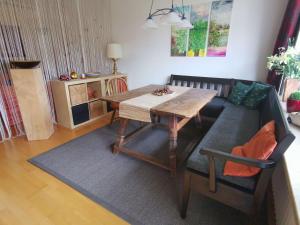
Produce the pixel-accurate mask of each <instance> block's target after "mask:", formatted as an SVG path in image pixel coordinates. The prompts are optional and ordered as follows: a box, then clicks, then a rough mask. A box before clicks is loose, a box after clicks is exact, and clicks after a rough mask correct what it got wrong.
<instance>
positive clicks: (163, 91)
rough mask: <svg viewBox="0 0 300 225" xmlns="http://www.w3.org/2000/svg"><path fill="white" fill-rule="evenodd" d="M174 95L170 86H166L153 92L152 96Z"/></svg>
mask: <svg viewBox="0 0 300 225" xmlns="http://www.w3.org/2000/svg"><path fill="white" fill-rule="evenodd" d="M173 93H174V91H172V90H171V89H170V88H169V87H168V86H165V87H163V88H160V89H156V90H154V91H153V92H152V94H153V95H156V96H163V95H169V94H173Z"/></svg>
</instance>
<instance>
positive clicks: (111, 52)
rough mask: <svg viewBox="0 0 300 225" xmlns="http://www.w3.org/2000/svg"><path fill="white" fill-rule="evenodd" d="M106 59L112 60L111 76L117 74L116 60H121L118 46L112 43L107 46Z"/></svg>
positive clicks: (120, 49)
mask: <svg viewBox="0 0 300 225" xmlns="http://www.w3.org/2000/svg"><path fill="white" fill-rule="evenodd" d="M107 57H108V58H110V59H112V60H113V62H114V64H113V74H118V68H117V60H118V59H120V58H122V47H121V45H120V44H117V43H112V44H108V46H107Z"/></svg>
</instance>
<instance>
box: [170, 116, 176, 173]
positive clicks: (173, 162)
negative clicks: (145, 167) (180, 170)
mask: <svg viewBox="0 0 300 225" xmlns="http://www.w3.org/2000/svg"><path fill="white" fill-rule="evenodd" d="M169 129H170V131H169V140H170V143H169V163H170V171H171V176H172V177H175V176H176V148H177V133H178V132H177V117H176V116H175V115H173V116H171V117H170V119H169Z"/></svg>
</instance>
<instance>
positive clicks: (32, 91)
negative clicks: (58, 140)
mask: <svg viewBox="0 0 300 225" xmlns="http://www.w3.org/2000/svg"><path fill="white" fill-rule="evenodd" d="M10 72H11V76H12V81H13V84H14V88H15V92H16V96H17V100H18V104H19V107H20V111H21V116H22V120H23V124H24V128H25V132H26V136H27V139H28V140H42V139H47V138H49V137H50V136H51V135H52V134H53V132H54V128H53V122H52V117H51V110H50V104H49V100H48V97H47V91H46V88H45V84H44V81H43V75H42V71H41V69H40V68H35V69H12V70H11V71H10Z"/></svg>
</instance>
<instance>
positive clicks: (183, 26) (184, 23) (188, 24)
mask: <svg viewBox="0 0 300 225" xmlns="http://www.w3.org/2000/svg"><path fill="white" fill-rule="evenodd" d="M177 27H178V28H181V29H193V28H194V26H193V25H192V24H191V22H190V21H189V20H188V19H186V18H184V19H182V20H181V23H179V24H177Z"/></svg>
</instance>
